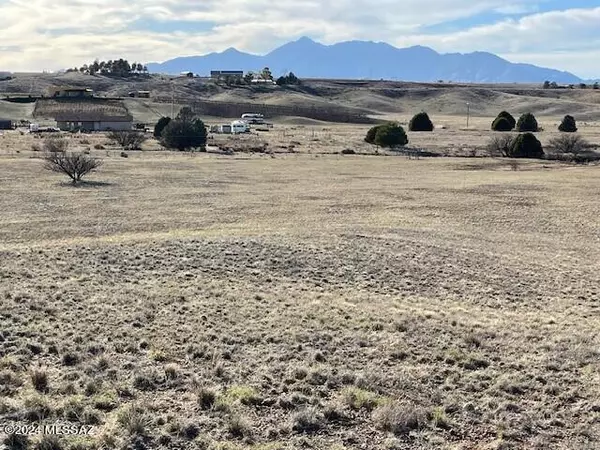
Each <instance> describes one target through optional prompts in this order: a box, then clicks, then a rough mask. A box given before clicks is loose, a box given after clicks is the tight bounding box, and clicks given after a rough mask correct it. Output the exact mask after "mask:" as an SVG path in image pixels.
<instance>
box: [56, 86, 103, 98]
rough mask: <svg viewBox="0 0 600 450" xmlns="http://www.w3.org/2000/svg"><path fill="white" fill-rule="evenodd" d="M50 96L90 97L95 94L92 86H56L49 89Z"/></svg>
mask: <svg viewBox="0 0 600 450" xmlns="http://www.w3.org/2000/svg"><path fill="white" fill-rule="evenodd" d="M49 95H50V97H60V98H89V97H93V96H94V91H93V90H92V89H90V88H73V87H55V88H50V89H49Z"/></svg>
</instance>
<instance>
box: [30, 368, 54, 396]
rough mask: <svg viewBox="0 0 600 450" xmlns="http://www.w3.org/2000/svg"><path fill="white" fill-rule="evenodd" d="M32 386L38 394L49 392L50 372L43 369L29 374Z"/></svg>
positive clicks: (34, 370) (33, 370)
mask: <svg viewBox="0 0 600 450" xmlns="http://www.w3.org/2000/svg"><path fill="white" fill-rule="evenodd" d="M29 376H30V377H31V384H33V387H34V388H35V390H36V391H38V392H48V387H49V383H48V372H47V371H46V370H44V369H42V368H37V369H32V370H31V371H30V372H29Z"/></svg>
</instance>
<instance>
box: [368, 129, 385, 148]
mask: <svg viewBox="0 0 600 450" xmlns="http://www.w3.org/2000/svg"><path fill="white" fill-rule="evenodd" d="M386 125H387V124H382V125H375V126H374V127H372V128H371V129H370V130H369V131H367V136H366V137H365V142H368V143H369V144H375V135H377V131H378V130H379V129H380V128H381V127H384V126H386Z"/></svg>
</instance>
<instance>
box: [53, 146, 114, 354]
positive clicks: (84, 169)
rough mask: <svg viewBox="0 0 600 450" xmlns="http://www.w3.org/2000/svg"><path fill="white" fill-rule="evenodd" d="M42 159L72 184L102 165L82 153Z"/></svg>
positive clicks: (61, 154)
mask: <svg viewBox="0 0 600 450" xmlns="http://www.w3.org/2000/svg"><path fill="white" fill-rule="evenodd" d="M44 161H45V163H44V168H45V169H46V170H50V171H52V172H57V173H63V174H65V175H67V176H68V177H69V178H71V181H72V183H73V184H77V183H79V182H80V181H81V178H82V177H83V176H85V175H87V174H88V173H90V172H92V171H94V170H96V169H97V168H98V167H100V166H101V165H102V161H100V160H99V159H96V158H92V157H91V156H89V155H86V154H84V153H48V154H47V155H46V156H45V157H44ZM65 356H66V355H65ZM67 365H68V364H67Z"/></svg>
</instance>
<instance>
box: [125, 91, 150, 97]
mask: <svg viewBox="0 0 600 450" xmlns="http://www.w3.org/2000/svg"><path fill="white" fill-rule="evenodd" d="M129 96H130V97H138V98H150V91H131V92H129Z"/></svg>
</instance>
